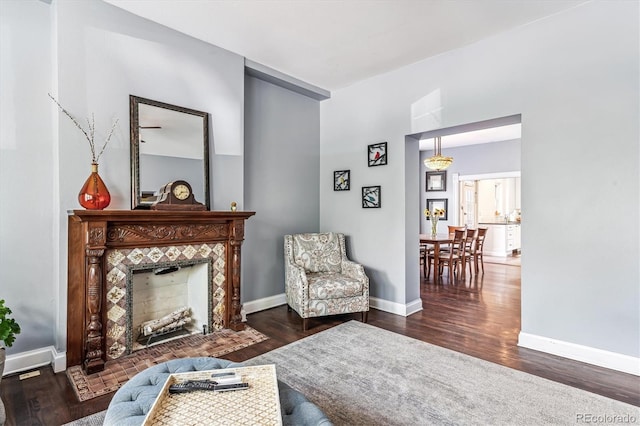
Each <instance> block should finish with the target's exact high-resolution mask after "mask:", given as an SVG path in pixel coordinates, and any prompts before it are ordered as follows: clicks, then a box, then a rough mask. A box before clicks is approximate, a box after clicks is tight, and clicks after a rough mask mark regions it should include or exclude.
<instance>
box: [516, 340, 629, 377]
mask: <svg viewBox="0 0 640 426" xmlns="http://www.w3.org/2000/svg"><path fill="white" fill-rule="evenodd" d="M518 346H521V347H523V348H528V349H533V350H536V351H540V352H545V353H548V354H552V355H558V356H561V357H563V358H568V359H572V360H574V361H580V362H585V363H587V364H593V365H597V366H600V367H604V368H609V369H611V370H616V371H621V372H623V373H628V374H633V375H635V376H640V358H635V357H632V356H629V355H623V354H619V353H616V352H609V351H605V350H602V349H597V348H592V347H590V346H583V345H578V344H575V343H570V342H564V341H562V340H556V339H551V338H549V337H543V336H537V335H535V334H529V333H523V332H520V334H519V336H518Z"/></svg>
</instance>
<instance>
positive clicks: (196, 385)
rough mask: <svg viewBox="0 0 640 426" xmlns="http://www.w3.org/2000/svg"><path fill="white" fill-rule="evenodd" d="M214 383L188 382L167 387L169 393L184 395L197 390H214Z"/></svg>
mask: <svg viewBox="0 0 640 426" xmlns="http://www.w3.org/2000/svg"><path fill="white" fill-rule="evenodd" d="M215 387H216V383H215V382H212V381H210V380H188V381H186V382H183V383H175V384H173V385H171V386H169V393H185V392H194V391H198V390H216V389H215Z"/></svg>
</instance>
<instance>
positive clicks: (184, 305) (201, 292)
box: [127, 262, 211, 352]
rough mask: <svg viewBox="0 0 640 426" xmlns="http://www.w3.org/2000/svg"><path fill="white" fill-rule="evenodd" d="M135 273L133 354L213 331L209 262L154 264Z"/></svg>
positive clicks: (132, 290)
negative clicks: (209, 327)
mask: <svg viewBox="0 0 640 426" xmlns="http://www.w3.org/2000/svg"><path fill="white" fill-rule="evenodd" d="M132 272H133V273H132V274H131V279H130V283H129V285H130V293H129V294H130V295H131V298H130V303H131V305H130V309H129V315H128V317H129V318H128V324H127V325H128V327H127V328H128V329H129V330H130V332H129V333H128V335H129V337H130V342H128V343H129V347H130V348H131V352H134V351H137V350H140V349H144V348H147V347H150V346H153V345H156V344H160V343H163V342H166V341H168V340H173V339H178V338H181V337H184V336H186V335H191V334H197V333H205V334H206V333H207V332H209V331H210V330H208V326H207V324H210V321H209V319H210V317H211V312H210V309H209V306H211V301H210V300H209V295H210V291H209V281H210V280H209V274H210V271H209V262H204V263H202V262H200V263H194V262H188V263H186V262H172V263H167V264H154V265H147V268H146V269H138V270H134V271H132Z"/></svg>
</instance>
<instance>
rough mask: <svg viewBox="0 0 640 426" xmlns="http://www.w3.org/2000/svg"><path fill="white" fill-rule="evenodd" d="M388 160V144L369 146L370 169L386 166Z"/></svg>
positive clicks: (381, 143)
mask: <svg viewBox="0 0 640 426" xmlns="http://www.w3.org/2000/svg"><path fill="white" fill-rule="evenodd" d="M387 160H388V152H387V143H386V142H380V143H374V144H371V145H368V146H367V161H368V164H369V167H374V166H385V165H386V164H387Z"/></svg>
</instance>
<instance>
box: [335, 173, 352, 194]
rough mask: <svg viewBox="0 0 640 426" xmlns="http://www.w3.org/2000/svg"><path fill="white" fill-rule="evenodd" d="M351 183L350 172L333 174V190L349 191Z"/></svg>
mask: <svg viewBox="0 0 640 426" xmlns="http://www.w3.org/2000/svg"><path fill="white" fill-rule="evenodd" d="M350 182H351V170H336V171H335V172H333V190H334V191H349V189H351V188H350Z"/></svg>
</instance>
